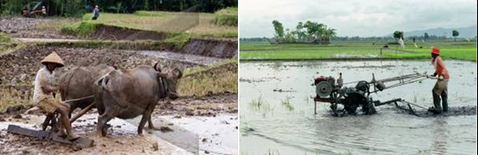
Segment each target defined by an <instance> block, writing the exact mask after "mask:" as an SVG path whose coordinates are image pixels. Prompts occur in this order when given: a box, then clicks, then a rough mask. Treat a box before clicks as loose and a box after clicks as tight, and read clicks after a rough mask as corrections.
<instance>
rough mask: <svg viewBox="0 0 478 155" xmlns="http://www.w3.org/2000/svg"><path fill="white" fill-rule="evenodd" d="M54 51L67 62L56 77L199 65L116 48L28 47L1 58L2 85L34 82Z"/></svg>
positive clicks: (182, 67) (0, 73)
mask: <svg viewBox="0 0 478 155" xmlns="http://www.w3.org/2000/svg"><path fill="white" fill-rule="evenodd" d="M51 52H56V53H58V55H60V56H61V57H62V59H63V61H64V62H65V64H66V65H65V67H62V68H60V69H59V70H58V71H57V73H56V75H57V76H58V77H59V76H60V75H61V73H63V72H65V71H67V70H69V69H71V68H73V67H76V66H84V67H86V66H96V65H99V64H106V65H110V66H114V67H116V68H124V69H129V68H134V67H137V66H139V65H154V64H155V63H156V62H159V64H161V65H162V66H163V67H165V68H167V69H170V68H173V67H178V68H179V69H185V68H191V67H194V66H197V64H193V63H187V62H178V61H172V60H168V59H158V58H156V57H153V56H146V55H144V54H140V53H137V52H121V51H120V50H114V49H86V48H64V47H38V46H29V47H26V48H24V49H21V50H18V51H16V52H13V53H9V54H5V55H1V56H0V60H1V61H2V63H1V64H0V69H1V70H2V71H1V72H0V84H2V85H6V84H7V85H15V84H18V83H26V84H28V83H31V82H32V81H34V78H35V77H34V76H35V74H36V72H37V71H38V69H39V68H40V67H41V64H40V61H41V60H42V59H43V58H44V57H45V56H46V55H48V54H50V53H51Z"/></svg>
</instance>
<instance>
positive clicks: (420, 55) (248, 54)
mask: <svg viewBox="0 0 478 155" xmlns="http://www.w3.org/2000/svg"><path fill="white" fill-rule="evenodd" d="M384 44H386V42H377V43H375V45H373V44H372V42H371V41H361V42H353V41H333V42H332V44H330V45H314V44H270V43H267V42H241V44H240V50H241V52H240V60H246V61H247V60H309V59H355V58H367V59H375V58H397V59H430V50H431V48H430V47H431V46H432V45H433V46H438V47H440V49H441V51H442V54H441V56H442V57H443V58H445V59H459V60H471V61H476V41H472V42H466V41H461V42H454V41H428V42H426V43H421V42H417V45H418V47H420V46H422V47H423V48H415V46H414V45H413V43H412V42H407V43H406V45H405V47H406V48H405V49H401V47H398V46H397V45H389V48H390V49H399V50H406V51H411V52H414V53H405V52H395V51H383V52H382V54H380V48H381V47H382V46H383V45H384Z"/></svg>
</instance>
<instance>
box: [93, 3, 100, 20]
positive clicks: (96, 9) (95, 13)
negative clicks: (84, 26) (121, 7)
mask: <svg viewBox="0 0 478 155" xmlns="http://www.w3.org/2000/svg"><path fill="white" fill-rule="evenodd" d="M98 16H100V9H99V8H98V5H95V8H94V9H93V18H92V19H93V20H96V19H98Z"/></svg>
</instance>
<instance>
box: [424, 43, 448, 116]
mask: <svg viewBox="0 0 478 155" xmlns="http://www.w3.org/2000/svg"><path fill="white" fill-rule="evenodd" d="M431 54H432V64H433V65H434V66H435V73H433V75H432V76H433V77H436V76H438V80H437V83H436V84H435V87H433V91H432V92H433V104H434V107H431V108H429V109H428V111H430V112H433V113H435V114H439V113H441V112H447V111H448V101H447V99H448V79H449V78H450V74H449V73H448V70H447V69H446V67H445V63H443V60H442V59H441V57H440V49H439V48H438V47H433V49H432V53H431ZM440 97H441V101H442V104H443V109H442V107H441V105H440Z"/></svg>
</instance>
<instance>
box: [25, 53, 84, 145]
mask: <svg viewBox="0 0 478 155" xmlns="http://www.w3.org/2000/svg"><path fill="white" fill-rule="evenodd" d="M41 63H42V67H41V69H40V70H38V72H37V74H36V77H35V83H34V85H35V88H34V90H33V91H34V92H33V101H34V102H35V104H36V106H37V107H39V108H40V109H41V110H43V111H44V112H46V114H47V115H48V114H53V113H55V112H59V113H60V121H61V124H62V125H63V127H64V129H65V130H66V134H67V138H68V139H69V140H75V139H78V138H79V137H78V136H76V135H75V134H73V133H72V131H71V125H70V120H69V118H68V113H69V111H70V107H69V106H68V105H67V104H65V103H62V102H60V101H58V100H56V99H55V98H54V97H53V94H52V93H53V92H55V91H58V90H60V89H61V88H63V87H65V84H61V85H60V86H53V81H55V72H54V71H55V69H56V68H58V67H63V66H64V64H63V60H61V58H60V56H58V54H56V53H55V52H53V53H51V54H50V55H48V56H47V57H45V59H43V60H42V61H41ZM60 134H61V135H65V132H64V131H63V129H62V130H60Z"/></svg>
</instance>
